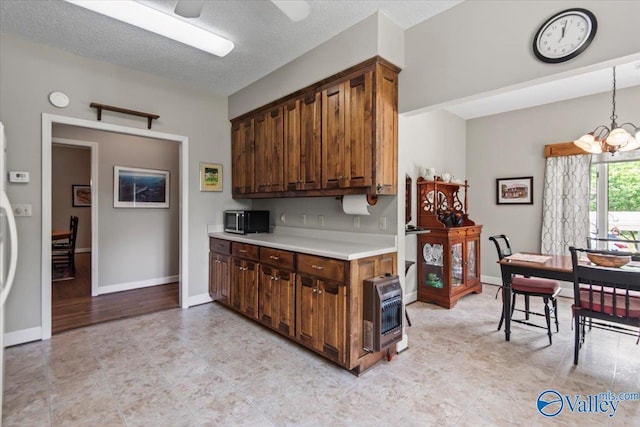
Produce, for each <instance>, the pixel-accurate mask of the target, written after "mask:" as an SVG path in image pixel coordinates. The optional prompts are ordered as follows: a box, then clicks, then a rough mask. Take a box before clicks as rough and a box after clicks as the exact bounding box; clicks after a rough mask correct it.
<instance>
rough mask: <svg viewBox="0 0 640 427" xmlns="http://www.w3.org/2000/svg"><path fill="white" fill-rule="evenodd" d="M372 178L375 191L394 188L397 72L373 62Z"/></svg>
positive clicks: (395, 180)
mask: <svg viewBox="0 0 640 427" xmlns="http://www.w3.org/2000/svg"><path fill="white" fill-rule="evenodd" d="M375 109H376V115H375V120H376V125H375V136H374V137H375V138H376V140H375V147H376V148H375V150H374V151H373V154H374V156H375V163H374V167H375V169H374V178H373V179H374V181H373V184H374V185H375V187H376V190H375V192H376V194H396V192H397V188H398V72H397V71H395V70H391V69H389V68H388V67H385V66H383V65H382V64H376V99H375Z"/></svg>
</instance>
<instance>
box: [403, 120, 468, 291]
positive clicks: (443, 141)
mask: <svg viewBox="0 0 640 427" xmlns="http://www.w3.org/2000/svg"><path fill="white" fill-rule="evenodd" d="M399 124H400V134H399V140H400V141H399V145H400V147H399V152H398V170H399V171H400V176H399V178H398V182H399V187H398V190H399V191H398V228H399V230H402V224H404V206H405V195H404V186H403V184H404V182H405V175H409V176H410V177H411V179H412V189H411V204H412V207H411V212H412V214H411V216H412V220H411V222H410V223H411V224H413V225H416V224H417V222H416V219H417V212H418V202H417V194H416V193H417V187H416V181H417V179H418V177H419V176H420V174H421V170H422V169H423V168H425V167H432V168H435V169H436V172H437V173H438V174H439V175H440V174H442V173H443V172H449V173H451V174H452V175H453V176H455V177H457V178H460V179H464V178H465V174H466V172H465V165H466V160H465V159H466V122H465V121H464V120H463V119H461V118H459V117H458V116H455V115H453V114H450V113H447V112H446V111H435V112H431V113H423V114H418V115H413V116H409V117H407V116H402V115H401V116H400V120H399ZM473 190H474V189H473V188H472V190H471V191H473ZM473 212H474V210H473V208H471V209H470V218H471V219H474V216H473ZM417 245H418V241H417V236H416V235H407V236H405V235H404V234H403V233H402V232H400V233H398V257H399V258H402V259H403V260H404V259H406V260H407V261H418V262H419V261H420V254H418V253H417ZM417 271H418V269H417V266H413V267H411V269H410V270H409V271H408V272H407V275H406V278H405V280H406V286H405V293H406V299H405V301H406V302H412V301H415V300H416V298H417V291H418V288H417Z"/></svg>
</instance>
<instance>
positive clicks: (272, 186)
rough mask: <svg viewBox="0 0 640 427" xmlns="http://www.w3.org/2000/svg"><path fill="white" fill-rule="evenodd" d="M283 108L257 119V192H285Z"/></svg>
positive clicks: (273, 110)
mask: <svg viewBox="0 0 640 427" xmlns="http://www.w3.org/2000/svg"><path fill="white" fill-rule="evenodd" d="M283 117H284V116H283V107H282V106H280V107H277V108H274V109H272V110H270V111H268V112H266V113H263V114H261V115H259V116H256V117H255V119H254V120H255V124H254V139H255V154H256V157H255V165H256V166H255V167H256V170H255V189H256V191H257V192H270V191H282V190H283V188H284V187H283V182H284V176H283V168H284V158H283V143H284V141H283V136H284V118H283Z"/></svg>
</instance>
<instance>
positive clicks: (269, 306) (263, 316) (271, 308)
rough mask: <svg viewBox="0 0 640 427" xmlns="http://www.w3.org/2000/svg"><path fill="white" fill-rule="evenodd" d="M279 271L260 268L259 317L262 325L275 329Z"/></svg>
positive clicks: (265, 267) (266, 267) (263, 266)
mask: <svg viewBox="0 0 640 427" xmlns="http://www.w3.org/2000/svg"><path fill="white" fill-rule="evenodd" d="M277 274H278V272H277V270H275V269H273V268H271V267H268V266H266V265H262V266H260V283H259V286H258V317H259V319H260V321H261V322H262V323H264V324H265V325H267V326H269V327H270V328H275V327H276V326H277V324H276V322H277V320H276V319H277V316H278V313H277V310H278V307H277V302H278V300H277V291H276V280H275V279H276V277H277Z"/></svg>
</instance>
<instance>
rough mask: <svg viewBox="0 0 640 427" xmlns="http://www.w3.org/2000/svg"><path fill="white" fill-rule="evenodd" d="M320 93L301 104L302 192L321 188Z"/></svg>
mask: <svg viewBox="0 0 640 427" xmlns="http://www.w3.org/2000/svg"><path fill="white" fill-rule="evenodd" d="M320 100H321V96H320V92H314V93H313V94H309V95H307V96H305V97H304V98H303V100H302V102H301V103H300V161H299V164H300V177H301V181H302V183H301V184H302V185H301V187H300V189H301V190H317V189H319V188H320V187H321V179H322V177H321V174H320V165H321V163H322V159H321V157H322V154H321V152H320V147H321V141H320V134H321V132H320V130H321V127H322V119H321V117H322V116H321V113H322V111H321V108H320V106H321V101H320Z"/></svg>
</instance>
